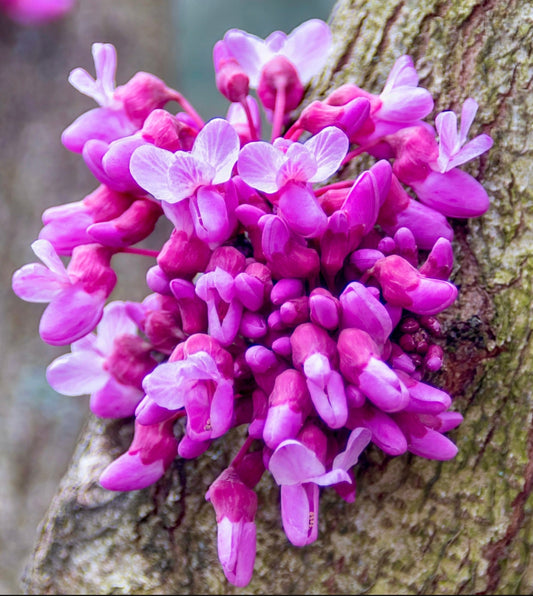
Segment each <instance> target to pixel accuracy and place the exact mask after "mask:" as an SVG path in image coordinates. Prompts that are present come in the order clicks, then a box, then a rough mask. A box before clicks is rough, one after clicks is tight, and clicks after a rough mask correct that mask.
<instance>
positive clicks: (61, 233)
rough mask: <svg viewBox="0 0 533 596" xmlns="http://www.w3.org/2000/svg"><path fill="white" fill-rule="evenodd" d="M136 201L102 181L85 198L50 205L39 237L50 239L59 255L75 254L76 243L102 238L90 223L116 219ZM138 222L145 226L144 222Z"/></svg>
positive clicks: (43, 218) (45, 212)
mask: <svg viewBox="0 0 533 596" xmlns="http://www.w3.org/2000/svg"><path fill="white" fill-rule="evenodd" d="M133 201H134V199H133V197H132V196H131V195H127V194H124V193H121V192H115V191H113V190H111V189H109V188H108V187H106V186H104V185H100V186H99V187H98V188H97V189H96V190H94V191H93V192H91V193H89V194H88V195H87V196H86V197H84V198H83V199H82V200H81V201H73V202H71V203H66V204H64V205H57V206H54V207H49V208H48V209H46V210H45V211H44V213H43V215H42V221H43V224H44V227H43V228H42V229H41V231H40V232H39V239H44V240H48V241H49V242H50V243H51V244H52V245H53V247H54V249H55V250H56V252H57V253H58V254H59V255H71V254H72V250H73V248H74V247H75V246H78V245H80V244H91V243H94V242H95V241H98V240H97V239H96V238H94V237H93V236H92V235H91V234H90V233H89V227H90V226H92V225H93V224H98V223H102V222H108V221H111V220H115V219H116V218H118V217H120V216H121V215H122V214H124V213H125V212H126V211H127V210H128V208H129V207H131V205H132V203H133ZM135 224H136V227H144V224H143V223H141V222H135Z"/></svg>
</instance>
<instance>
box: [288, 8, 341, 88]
mask: <svg viewBox="0 0 533 596" xmlns="http://www.w3.org/2000/svg"><path fill="white" fill-rule="evenodd" d="M330 48H331V31H330V29H329V26H328V25H327V23H325V22H324V21H321V20H320V19H310V20H308V21H305V22H304V23H302V24H301V25H299V26H298V27H296V28H295V29H293V30H292V31H291V32H290V33H289V35H288V36H287V39H286V41H285V43H284V44H283V47H282V49H281V51H280V53H281V54H282V55H284V56H285V57H286V58H288V59H289V60H290V61H291V62H292V63H293V64H294V66H295V67H296V69H297V71H298V74H299V75H300V80H301V82H302V84H303V85H306V84H307V83H308V82H309V81H310V80H311V78H312V77H313V76H314V75H315V74H317V73H318V72H319V71H320V70H321V69H322V67H323V66H324V64H325V63H326V61H327V59H328V55H329V51H330Z"/></svg>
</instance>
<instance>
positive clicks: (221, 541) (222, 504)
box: [205, 466, 257, 587]
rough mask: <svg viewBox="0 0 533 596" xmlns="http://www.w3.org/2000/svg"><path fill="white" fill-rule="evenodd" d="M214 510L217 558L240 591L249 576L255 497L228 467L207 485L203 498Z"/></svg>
mask: <svg viewBox="0 0 533 596" xmlns="http://www.w3.org/2000/svg"><path fill="white" fill-rule="evenodd" d="M205 498H206V499H207V500H208V501H210V502H211V504H212V505H213V507H214V509H215V513H216V519H217V526H218V540H217V546H218V558H219V560H220V563H221V565H222V569H223V570H224V574H225V575H226V577H227V578H228V580H229V581H230V582H231V583H232V584H233V585H234V586H239V587H244V586H246V585H248V584H249V583H250V580H251V579H252V575H253V569H254V562H255V551H256V528H255V522H254V519H255V514H256V511H257V495H256V494H255V492H254V491H253V490H252V489H251V488H250V487H248V486H247V485H246V483H245V482H243V480H242V479H241V477H240V475H239V473H238V471H237V469H236V468H235V467H234V466H230V467H229V468H227V469H226V470H224V471H223V472H222V474H220V476H219V477H218V478H217V479H216V480H215V481H214V482H213V484H211V486H210V487H209V490H208V491H207V494H206V497H205Z"/></svg>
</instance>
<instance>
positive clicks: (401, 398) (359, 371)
mask: <svg viewBox="0 0 533 596" xmlns="http://www.w3.org/2000/svg"><path fill="white" fill-rule="evenodd" d="M337 346H338V350H339V368H340V371H341V373H342V374H343V376H344V378H345V379H346V380H347V381H349V382H350V383H353V384H354V385H355V386H356V387H357V388H358V389H359V390H360V391H361V392H362V393H363V394H364V395H366V397H368V399H369V400H370V401H371V402H372V403H373V404H375V405H376V406H377V407H378V408H380V409H381V410H383V411H384V412H399V411H401V410H403V409H404V408H405V407H406V406H407V404H408V402H409V392H408V391H407V388H406V387H405V385H404V384H403V382H402V381H401V379H400V378H399V377H398V375H397V374H396V373H395V372H394V371H393V370H392V369H391V368H390V367H389V366H388V365H387V363H386V362H384V361H383V360H381V357H380V349H379V347H378V346H377V345H376V343H375V342H374V341H373V340H372V338H371V337H370V335H368V333H366V331H363V330H361V329H355V328H348V329H343V330H342V331H341V333H340V334H339V339H338V342H337Z"/></svg>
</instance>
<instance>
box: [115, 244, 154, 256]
mask: <svg viewBox="0 0 533 596" xmlns="http://www.w3.org/2000/svg"><path fill="white" fill-rule="evenodd" d="M120 252H125V253H128V254H132V255H142V256H144V257H153V258H154V259H157V257H158V256H159V251H158V250H150V249H149V248H135V247H134V246H126V247H124V248H121V249H120Z"/></svg>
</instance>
